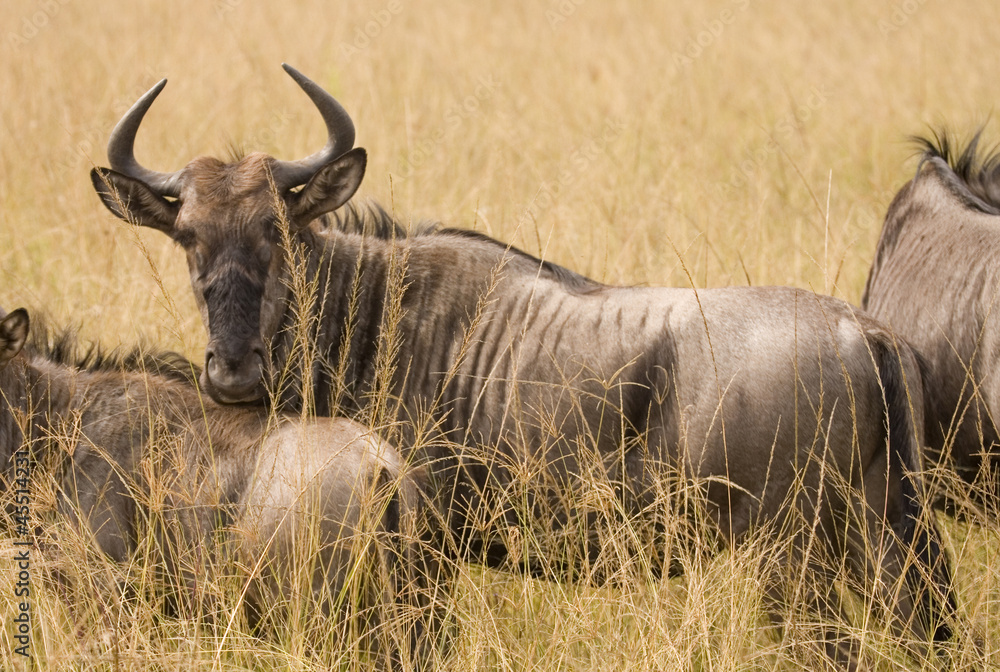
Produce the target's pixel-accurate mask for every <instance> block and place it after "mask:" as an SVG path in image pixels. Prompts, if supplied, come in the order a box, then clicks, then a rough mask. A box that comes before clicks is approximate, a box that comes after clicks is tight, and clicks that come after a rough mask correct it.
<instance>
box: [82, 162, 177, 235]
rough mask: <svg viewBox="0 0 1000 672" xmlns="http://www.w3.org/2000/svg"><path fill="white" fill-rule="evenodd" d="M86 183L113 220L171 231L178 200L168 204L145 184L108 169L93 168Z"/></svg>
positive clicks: (166, 231)
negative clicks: (111, 213)
mask: <svg viewBox="0 0 1000 672" xmlns="http://www.w3.org/2000/svg"><path fill="white" fill-rule="evenodd" d="M90 181H91V182H93V183H94V189H95V190H96V191H97V195H98V196H100V197H101V201H103V202H104V205H105V207H107V209H108V210H110V211H111V212H113V213H114V214H115V215H116V216H117V217H120V218H121V219H124V220H125V221H126V222H129V223H130V224H138V225H140V226H148V227H149V228H151V229H157V230H159V231H163V232H164V233H166V234H168V235H169V234H170V232H171V231H173V229H174V222H175V221H176V220H177V211H178V210H179V209H180V202H179V201H168V200H167V199H165V198H163V196H160V195H159V194H158V193H156V192H155V191H153V189H152V187H150V186H149V185H148V184H146V183H145V182H142V181H141V180H137V179H135V178H133V177H128V176H127V175H123V174H121V173H119V172H118V171H115V170H111V169H110V168H94V169H93V170H91V171H90Z"/></svg>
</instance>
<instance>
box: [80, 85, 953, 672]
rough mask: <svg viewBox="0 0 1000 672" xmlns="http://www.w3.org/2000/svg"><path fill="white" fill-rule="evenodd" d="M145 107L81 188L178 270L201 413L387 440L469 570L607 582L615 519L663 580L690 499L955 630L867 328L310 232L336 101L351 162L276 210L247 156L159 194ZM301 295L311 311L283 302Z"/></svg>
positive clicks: (817, 314) (357, 218)
mask: <svg viewBox="0 0 1000 672" xmlns="http://www.w3.org/2000/svg"><path fill="white" fill-rule="evenodd" d="M295 75H297V81H299V82H300V84H302V81H301V79H299V78H300V77H301V75H298V73H294V75H293V76H295ZM310 84H311V83H310ZM312 86H313V87H315V85H312ZM303 88H306V90H307V92H308V93H309V95H310V96H311V97H313V99H314V101H315V100H316V96H317V95H318V94H317V91H316V88H308V87H306V86H305V85H303ZM317 88H318V87H317ZM158 91H159V89H158V88H157V89H154V90H152V91H151V92H150V93H148V94H147V95H146V96H144V97H143V98H142V99H140V101H139V102H138V103H137V104H136V106H135V107H133V109H132V110H130V111H129V112H128V113H127V114H126V115H125V117H124V118H123V120H122V121H121V122H120V123H119V125H118V127H116V129H115V131H114V132H113V134H112V138H111V141H110V142H109V150H108V154H109V158H110V159H111V163H112V170H108V169H95V170H94V171H93V173H92V179H93V182H94V186H95V188H96V189H97V191H98V193H99V195H100V196H101V198H102V199H103V201H104V203H105V204H106V205H107V206H108V208H109V209H110V210H111V211H112V212H114V213H115V214H116V215H118V216H120V217H123V218H125V219H127V220H128V221H131V222H134V223H137V224H140V225H143V226H149V227H152V228H156V229H158V230H160V231H163V232H165V233H166V234H167V235H170V236H172V237H173V238H174V239H175V240H176V241H177V242H178V243H179V244H180V245H181V246H183V247H184V249H185V250H186V252H187V258H188V265H189V271H190V275H191V279H192V288H193V289H194V293H195V298H196V300H197V301H198V304H199V305H200V306H201V308H202V315H203V318H204V321H205V325H206V327H207V329H208V331H209V347H208V348H207V350H206V368H205V371H204V375H203V383H204V385H205V388H206V389H207V390H208V391H209V393H210V394H212V395H213V396H214V397H215V398H217V399H219V400H222V401H227V402H231V401H252V400H259V399H262V398H263V397H264V396H265V395H266V394H267V393H269V392H270V393H271V394H272V395H273V398H274V399H275V400H276V401H277V402H278V403H280V404H281V405H283V406H284V407H286V408H301V407H303V406H308V407H314V408H315V409H316V410H317V411H318V412H319V413H321V414H329V413H333V412H335V411H337V410H339V409H344V410H346V411H347V412H349V413H356V414H361V415H362V416H364V415H365V414H367V415H368V416H369V417H374V416H379V417H380V418H381V419H382V420H385V421H387V422H390V423H391V422H398V426H399V428H400V430H399V431H400V433H401V441H400V445H401V447H402V449H403V450H404V451H406V452H412V454H413V455H412V456H413V459H414V460H415V461H416V462H417V463H419V464H424V465H426V466H427V468H428V471H429V477H430V479H431V481H432V484H433V488H434V489H435V490H434V491H435V493H436V497H435V499H436V501H437V503H438V506H439V507H440V512H441V516H442V518H443V519H444V520H445V521H446V523H447V524H446V525H445V526H444V530H442V532H443V533H444V535H443V542H444V543H445V547H446V548H447V549H448V550H449V551H452V552H454V553H455V555H457V556H458V557H461V558H467V559H471V560H477V561H484V562H486V563H488V564H490V565H493V566H510V565H511V564H518V563H522V564H525V565H527V566H528V567H529V568H530V569H532V570H534V571H539V572H541V573H543V574H545V575H548V576H551V577H553V578H566V577H569V576H571V575H572V573H573V572H577V571H582V572H583V573H584V574H585V575H586V576H590V577H594V578H597V579H600V578H603V577H607V576H609V575H610V574H612V573H614V572H615V571H616V567H615V564H616V561H615V560H614V558H613V554H612V553H611V550H610V549H613V545H609V544H606V543H604V540H603V539H602V534H603V532H602V529H610V528H613V527H614V526H615V525H618V524H619V523H620V521H622V520H626V521H630V522H633V523H641V524H642V525H643V526H645V527H646V528H648V531H649V534H648V535H647V534H646V533H645V532H643V533H640V534H638V535H635V536H634V537H633V540H632V541H630V542H628V545H630V548H631V547H634V548H631V550H634V551H642V552H644V553H646V554H647V555H648V556H650V561H651V562H653V563H654V564H655V563H656V556H658V555H661V554H662V555H666V554H667V553H666V550H665V542H664V541H663V534H662V533H663V531H664V530H665V528H666V527H669V526H670V525H671V523H670V522H669V519H670V517H671V516H673V517H674V518H675V517H676V513H677V510H676V509H677V507H676V506H675V501H674V500H675V499H676V497H675V494H674V493H677V492H682V493H686V492H690V491H691V489H690V488H688V487H687V485H688V484H692V483H693V484H694V485H695V486H696V487H697V490H698V492H700V494H696V495H695V496H694V497H693V498H692V499H693V500H699V499H700V500H703V502H704V504H705V506H701V507H699V506H695V507H693V509H694V510H695V511H698V510H701V511H703V512H705V513H706V515H707V516H708V518H709V519H710V520H711V522H712V525H713V527H714V529H715V530H716V531H717V532H718V535H719V538H720V539H721V540H722V541H723V542H725V543H739V542H740V541H742V540H743V539H744V538H745V537H746V536H747V535H748V534H751V533H752V530H754V529H755V528H758V527H759V528H763V529H769V530H771V531H772V533H773V534H774V535H775V538H776V539H780V540H782V541H784V542H788V543H789V546H790V548H791V549H792V550H791V551H790V559H795V557H796V556H802V557H801V562H805V563H807V566H808V567H809V568H810V569H816V570H818V569H819V565H820V564H821V563H820V562H819V557H820V556H832V557H833V558H835V559H845V558H846V567H847V569H848V570H849V572H850V573H851V576H852V577H853V579H854V580H855V581H856V582H857V583H858V584H859V585H861V586H863V587H864V588H863V590H864V591H865V592H868V593H872V592H874V593H877V594H878V595H879V598H878V599H876V600H875V602H876V603H883V602H884V604H885V605H886V606H887V607H888V608H889V610H890V612H891V619H892V623H893V627H894V629H895V630H897V631H905V630H909V631H910V632H911V634H912V635H914V636H915V637H916V638H917V639H918V640H924V641H927V640H930V639H944V638H946V637H947V636H948V635H949V630H948V628H947V626H946V625H943V623H944V622H946V621H949V620H950V619H951V617H952V608H951V602H952V600H951V597H950V592H949V591H950V585H949V576H948V568H947V565H946V562H945V558H944V556H943V555H942V554H941V551H940V548H939V546H938V544H937V532H936V530H935V528H934V525H933V521H932V520H930V519H929V518H926V517H925V516H924V510H923V505H922V504H923V493H922V489H921V484H920V481H919V479H918V478H917V477H916V476H915V475H914V474H913V472H914V471H919V468H920V462H919V455H918V452H917V451H918V447H919V445H920V443H921V441H922V418H921V415H922V412H923V410H922V409H923V406H922V398H921V392H920V388H919V380H920V373H919V371H918V369H917V366H916V365H915V364H914V359H913V354H912V353H911V352H910V350H909V349H908V348H907V347H906V346H905V345H903V344H902V343H899V344H897V343H895V342H894V341H893V340H892V339H891V338H890V337H889V336H888V335H887V333H886V332H885V331H884V330H883V329H882V328H881V327H880V325H879V324H878V323H876V322H875V321H874V320H872V319H871V318H869V317H867V316H866V315H864V314H862V313H858V312H856V311H854V310H853V309H852V308H851V307H850V306H848V305H847V304H846V303H844V302H842V301H838V300H835V299H832V298H829V297H821V296H817V295H815V294H813V293H810V292H804V291H798V290H792V289H786V288H730V289H709V290H700V291H698V292H695V291H693V290H687V289H673V288H623V287H609V286H606V285H602V284H600V283H597V282H594V281H591V280H589V279H587V278H584V277H582V276H579V275H577V274H575V273H573V272H572V271H569V270H567V269H564V268H561V267H559V266H556V265H554V264H552V263H549V262H543V261H541V260H539V259H536V258H534V257H532V256H530V255H528V254H525V253H523V252H521V251H519V250H516V249H514V248H512V247H510V246H508V245H505V244H503V243H500V242H498V241H495V240H493V239H491V238H489V237H487V236H484V235H482V234H478V233H475V232H470V231H458V230H451V229H441V228H428V229H427V230H424V231H422V232H421V233H420V234H419V235H411V236H406V235H405V233H403V232H404V229H403V227H401V226H400V225H399V224H398V223H397V222H395V221H394V220H392V219H391V218H390V217H389V216H388V215H386V214H385V213H384V212H382V211H380V210H378V209H377V208H373V209H372V210H371V211H370V212H365V211H362V210H359V209H357V208H354V207H348V208H346V209H345V210H343V211H341V212H339V213H334V214H332V215H331V216H329V217H327V218H326V219H324V220H321V221H316V222H313V219H314V218H315V217H318V216H320V215H321V214H323V213H330V212H333V211H334V210H336V209H337V208H338V207H340V206H341V205H342V204H343V203H344V202H346V201H347V200H348V199H349V198H350V197H351V195H352V194H353V193H354V191H355V190H356V189H357V187H358V185H359V184H360V182H361V179H362V176H363V174H364V168H365V154H364V151H363V150H361V149H353V150H350V151H348V147H347V144H346V143H345V144H344V145H343V146H341V143H339V142H337V140H338V138H335V137H334V135H335V133H334V131H333V129H334V127H335V126H337V124H340V125H341V126H342V127H346V126H347V125H348V123H349V120H345V119H343V118H338V119H336V120H335V119H334V117H336V116H337V115H333V116H331V115H329V114H328V111H329V109H330V107H329V106H327V107H326V108H325V109H326V110H327V111H325V112H324V118H325V119H326V122H327V127H328V129H331V137H330V140H329V141H328V143H327V147H328V148H329V147H332V146H334V145H336V146H337V147H338V148H339V149H338V151H341V152H342V153H341V154H340V155H339V156H338V155H336V153H335V152H328V153H327V154H326V155H325V161H326V163H324V164H323V165H322V166H321V167H319V168H317V169H316V171H315V172H314V173H313V174H312V176H311V177H309V178H307V179H306V180H305V182H304V185H303V183H302V182H298V183H291V182H287V181H285V182H282V181H280V180H277V179H275V180H274V182H273V184H274V187H275V188H276V189H277V194H272V192H271V184H272V182H271V181H269V179H268V177H267V173H268V170H269V169H271V170H272V172H273V170H274V169H277V172H278V174H283V169H282V168H281V165H282V164H281V162H276V161H275V160H274V159H272V158H271V157H267V156H264V155H262V154H251V155H249V156H247V157H245V158H243V159H241V160H240V161H238V162H235V163H230V164H222V163H221V162H218V161H214V160H208V159H204V158H201V159H195V160H194V161H192V162H191V163H190V164H188V166H187V167H185V168H184V169H182V170H180V171H177V172H176V173H171V174H169V176H168V179H166V180H165V182H164V183H165V185H166V187H162V188H161V186H157V184H158V182H160V181H161V180H160V178H156V179H155V180H152V181H149V180H147V179H146V176H145V173H144V172H143V171H144V170H145V169H141V170H136V166H137V163H136V162H135V158H134V156H133V155H132V143H133V140H134V135H135V131H136V129H137V127H138V124H139V121H140V120H141V118H142V115H143V114H144V112H145V110H146V109H147V108H148V107H149V105H150V104H151V103H152V99H153V97H155V95H156V93H158ZM320 91H321V90H320ZM326 95H327V97H328V94H326ZM320 107H321V109H324V107H323V106H322V105H321V106H320ZM349 136H350V137H351V138H353V127H351V132H350V134H349ZM213 161H214V163H213ZM269 167H270V168H269ZM140 168H141V167H140ZM234 182H236V183H239V184H240V189H238V190H237V189H234V188H226V185H227V184H232V183H234ZM206 185H212V187H211V189H209V188H208V187H206ZM300 185H302V186H301V188H299V186H300ZM167 197H173V198H176V200H170V199H169V198H167ZM276 201H277V202H280V207H278V208H277V209H276V208H275V203H276ZM286 226H287V228H285V227H286ZM379 231H381V232H382V235H378V234H377V233H373V232H379ZM284 236H288V238H289V239H286V240H282V238H283V237H284ZM296 277H298V278H299V285H302V284H303V283H302V282H301V279H302V278H306V279H309V280H311V281H314V282H315V285H314V286H313V287H314V291H313V292H312V293H311V294H310V293H309V292H306V295H303V294H302V293H301V292H300V293H294V292H293V291H292V287H293V286H295V284H296V281H295V278H296ZM247 316H249V317H247ZM304 343H305V344H308V348H304V347H303V344H304ZM304 351H307V352H309V353H311V354H310V356H303V352H304ZM220 353H225V354H224V355H223V354H220ZM212 361H215V365H214V366H211V365H210V364H211V362H212ZM900 362H901V363H900ZM911 412H912V413H911ZM623 529H624V528H623ZM813 531H815V532H816V533H817V534H818V536H817V537H816V538H817V540H818V543H816V544H812V543H810V542H808V541H807V540H808V539H811V538H812V534H813ZM529 532H532V533H531V534H529ZM911 548H913V549H915V551H916V553H915V555H914V557H913V558H911V559H912V560H913V563H912V564H911V565H910V566H909V569H907V568H906V567H907V559H908V555H909V553H910V549H911ZM631 550H630V551H629V552H631ZM806 550H809V551H810V553H809V554H808V557H806V553H805V551H806ZM625 555H628V553H625ZM663 562H664V563H666V562H669V560H668V559H666V558H665V559H664V560H663ZM904 578H905V580H903V579H904ZM780 592H781V591H780V590H776V591H772V596H773V597H774V598H775V599H776V600H778V599H779V598H780V595H779V594H778V593H780ZM811 601H812V602H813V603H814V605H815V606H816V607H817V608H820V609H821V610H826V611H829V610H830V609H832V608H833V607H832V606H831V604H832V602H833V598H832V597H829V596H827V595H821V594H815V595H813V596H812V598H811ZM779 611H780V608H778V607H776V608H775V613H777V612H779ZM836 639H837V636H836V635H835V634H834V633H831V634H830V642H829V646H830V649H831V650H830V653H831V654H832V655H834V657H835V658H837V659H838V660H841V661H842V662H845V665H846V666H848V667H850V666H851V665H852V664H853V663H852V662H851V657H852V655H853V654H850V653H848V652H846V651H845V649H844V647H845V646H847V645H844V646H838V644H837V642H836V641H835V640H836Z"/></svg>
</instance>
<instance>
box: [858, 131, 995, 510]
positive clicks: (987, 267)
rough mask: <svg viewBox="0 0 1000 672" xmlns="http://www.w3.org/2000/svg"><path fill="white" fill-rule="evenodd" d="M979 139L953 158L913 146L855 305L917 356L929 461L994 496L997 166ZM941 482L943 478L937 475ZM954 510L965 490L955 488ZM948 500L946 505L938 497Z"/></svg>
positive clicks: (931, 145) (934, 145) (926, 144)
mask: <svg viewBox="0 0 1000 672" xmlns="http://www.w3.org/2000/svg"><path fill="white" fill-rule="evenodd" d="M978 140H979V136H978V134H977V135H976V137H975V138H973V140H972V141H971V142H970V143H969V144H968V145H967V146H966V147H965V148H963V149H962V151H961V153H959V154H957V155H956V154H953V149H954V148H953V146H952V145H951V143H950V142H949V140H948V137H947V135H944V134H942V135H941V136H940V137H939V138H935V139H934V140H933V141H931V140H922V141H921V143H920V144H921V147H922V149H923V150H924V153H923V156H922V160H921V163H920V168H919V169H918V171H917V175H916V177H914V178H913V180H911V181H910V182H909V183H908V184H907V185H906V186H904V187H903V188H902V189H901V190H900V191H899V193H898V194H897V195H896V197H895V198H894V199H893V201H892V204H891V205H890V206H889V211H888V213H887V214H886V218H885V224H884V225H883V227H882V233H881V235H880V237H879V242H878V248H877V249H876V251H875V258H874V260H873V261H872V268H871V271H870V272H869V275H868V282H867V285H866V287H865V293H864V297H863V298H862V306H864V307H865V309H866V310H868V311H870V312H871V313H872V314H873V315H875V316H876V317H878V319H880V320H882V321H884V322H885V323H886V324H889V325H891V327H892V329H893V330H894V331H895V332H896V333H898V334H900V335H901V336H902V337H903V338H905V339H906V340H907V342H909V343H910V344H911V345H912V346H913V347H914V348H915V349H916V351H917V352H919V353H920V355H921V363H922V367H923V374H924V382H925V393H924V394H925V401H926V407H927V411H926V418H927V428H926V433H927V443H928V445H929V446H930V449H931V453H930V456H931V461H932V462H940V463H941V464H942V465H944V466H946V467H948V468H949V469H951V470H954V471H955V472H957V473H958V475H959V476H960V477H961V478H962V479H963V480H964V482H965V483H974V482H977V479H978V483H977V486H979V487H976V488H972V489H971V491H972V492H980V491H984V492H992V493H993V495H992V497H991V499H994V506H995V497H996V494H997V492H1000V489H998V488H1000V480H998V477H1000V460H998V459H997V446H998V445H1000V431H998V417H1000V372H998V367H997V362H1000V338H998V334H1000V266H998V264H997V259H998V258H1000V191H998V185H1000V160H998V156H997V154H996V153H994V154H993V155H991V156H988V157H986V158H984V159H982V161H981V160H980V158H979V156H977V147H978ZM942 475H944V474H942ZM957 486H958V489H957V491H956V493H955V495H956V497H955V498H954V499H957V500H958V501H959V502H961V501H962V500H964V499H966V498H967V497H968V496H969V493H970V489H969V488H968V487H967V486H965V485H958V484H957ZM948 498H949V499H953V498H952V497H950V496H949V497H948Z"/></svg>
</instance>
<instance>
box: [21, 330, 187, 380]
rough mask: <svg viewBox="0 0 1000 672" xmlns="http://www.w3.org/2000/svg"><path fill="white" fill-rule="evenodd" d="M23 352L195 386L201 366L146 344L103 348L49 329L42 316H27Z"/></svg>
mask: <svg viewBox="0 0 1000 672" xmlns="http://www.w3.org/2000/svg"><path fill="white" fill-rule="evenodd" d="M25 350H27V351H28V352H30V353H31V354H33V355H35V356H38V357H43V358H45V359H47V360H49V361H51V362H53V363H55V364H59V365H63V366H70V367H73V368H76V369H80V370H82V371H87V372H101V371H117V372H125V373H149V374H153V375H157V376H162V377H164V378H167V379H168V380H174V381H178V382H181V383H187V384H189V385H197V383H198V376H200V375H201V367H199V366H198V365H197V364H195V363H194V362H192V361H191V360H189V359H188V358H187V357H185V356H184V355H181V354H180V353H177V352H173V351H169V350H159V349H157V348H155V347H152V346H148V345H146V344H139V345H132V346H124V347H117V348H112V349H110V350H108V349H106V348H104V347H103V346H101V344H99V343H88V342H84V341H82V340H81V339H80V335H79V333H78V332H77V330H76V329H75V328H73V327H61V328H53V327H51V326H50V325H49V324H48V321H47V319H46V318H45V317H44V316H41V317H39V316H37V314H36V313H34V312H32V313H31V330H30V333H29V336H28V342H27V343H26V344H25Z"/></svg>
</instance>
